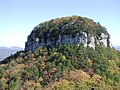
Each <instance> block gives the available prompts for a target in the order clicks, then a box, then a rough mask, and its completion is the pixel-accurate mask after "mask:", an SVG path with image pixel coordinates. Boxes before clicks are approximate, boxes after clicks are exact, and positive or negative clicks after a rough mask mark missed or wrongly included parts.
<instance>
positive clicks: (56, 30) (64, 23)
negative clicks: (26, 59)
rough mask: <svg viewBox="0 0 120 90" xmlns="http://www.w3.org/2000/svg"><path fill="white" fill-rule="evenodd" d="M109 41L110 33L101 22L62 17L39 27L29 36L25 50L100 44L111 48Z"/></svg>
mask: <svg viewBox="0 0 120 90" xmlns="http://www.w3.org/2000/svg"><path fill="white" fill-rule="evenodd" d="M109 39H110V35H109V33H108V32H107V30H106V28H105V27H103V26H101V25H100V23H99V22H94V21H93V20H92V19H89V18H86V17H81V16H71V17H62V18H56V19H52V20H50V21H46V22H43V23H40V24H39V25H37V26H36V27H35V28H34V29H33V30H32V32H31V34H30V35H29V36H28V39H27V42H26V44H25V50H26V51H32V52H34V51H35V50H36V49H37V48H38V47H40V46H43V47H52V46H56V45H61V44H77V45H78V46H79V45H81V44H82V45H83V46H84V47H93V48H95V46H96V44H99V45H102V46H104V47H109V46H110V40H109Z"/></svg>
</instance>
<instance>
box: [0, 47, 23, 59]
mask: <svg viewBox="0 0 120 90" xmlns="http://www.w3.org/2000/svg"><path fill="white" fill-rule="evenodd" d="M20 50H23V49H22V48H20V47H16V46H14V47H10V48H8V47H0V61H1V60H3V59H5V58H6V57H8V56H10V55H11V54H14V53H16V52H17V51H20Z"/></svg>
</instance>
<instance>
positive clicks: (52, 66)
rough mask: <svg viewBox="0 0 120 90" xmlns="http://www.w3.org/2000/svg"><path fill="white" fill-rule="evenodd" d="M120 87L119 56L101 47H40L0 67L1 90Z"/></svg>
mask: <svg viewBox="0 0 120 90" xmlns="http://www.w3.org/2000/svg"><path fill="white" fill-rule="evenodd" d="M119 85H120V52H119V51H116V50H115V49H112V48H109V47H108V48H105V47H102V46H100V45H97V46H96V48H95V50H94V49H93V48H89V47H87V48H86V49H85V48H83V46H82V45H81V46H77V45H73V44H66V45H60V46H58V47H53V48H49V49H47V48H43V47H39V48H38V49H37V50H36V51H35V52H34V53H32V52H25V51H21V52H18V53H16V54H15V55H13V56H10V57H9V58H7V59H6V60H4V61H3V62H1V64H0V89H1V90H5V89H8V90H84V89H85V90H89V89H90V88H95V90H106V89H109V90H110V89H116V90H119V88H120V86H119Z"/></svg>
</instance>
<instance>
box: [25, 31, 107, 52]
mask: <svg viewBox="0 0 120 90" xmlns="http://www.w3.org/2000/svg"><path fill="white" fill-rule="evenodd" d="M47 35H49V33H48V34H47ZM60 44H77V45H80V44H83V46H84V47H93V48H95V45H96V44H100V45H102V46H105V47H108V46H109V36H108V35H105V34H103V33H101V36H99V37H98V36H94V35H92V34H87V33H86V32H82V31H80V32H79V33H74V34H68V35H64V34H59V35H58V36H57V37H56V36H55V37H50V38H45V37H44V38H41V37H35V35H34V33H31V34H30V36H28V40H27V42H26V46H25V50H26V51H32V52H34V51H35V50H36V49H37V48H38V47H40V46H44V47H46V46H53V45H60Z"/></svg>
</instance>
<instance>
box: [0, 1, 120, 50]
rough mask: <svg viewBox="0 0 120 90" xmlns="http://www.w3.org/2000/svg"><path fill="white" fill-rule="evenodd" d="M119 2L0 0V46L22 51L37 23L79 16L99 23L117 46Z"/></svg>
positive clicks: (119, 32) (119, 28)
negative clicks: (20, 48) (15, 47)
mask: <svg viewBox="0 0 120 90" xmlns="http://www.w3.org/2000/svg"><path fill="white" fill-rule="evenodd" d="M119 9H120V0H0V46H6V47H12V46H18V47H22V48H24V47H25V42H26V41H27V36H28V35H29V34H30V33H31V31H32V30H33V28H34V27H35V26H37V25H38V24H39V23H42V22H44V21H48V20H50V19H54V18H58V17H64V16H72V15H78V16H83V17H88V18H91V19H93V20H94V21H95V22H100V24H101V25H102V26H105V27H106V28H107V31H108V32H109V33H110V35H111V42H112V44H113V46H120V10H119Z"/></svg>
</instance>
